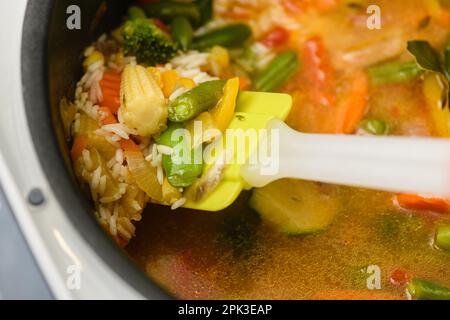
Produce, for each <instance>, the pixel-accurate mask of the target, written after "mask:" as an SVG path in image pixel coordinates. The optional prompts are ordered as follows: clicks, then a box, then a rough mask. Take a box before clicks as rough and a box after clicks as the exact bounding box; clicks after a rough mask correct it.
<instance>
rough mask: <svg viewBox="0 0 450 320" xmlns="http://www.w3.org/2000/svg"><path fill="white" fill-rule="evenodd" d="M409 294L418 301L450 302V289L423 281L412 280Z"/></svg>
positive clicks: (409, 285)
mask: <svg viewBox="0 0 450 320" xmlns="http://www.w3.org/2000/svg"><path fill="white" fill-rule="evenodd" d="M408 292H409V294H411V297H412V298H414V299H417V300H450V288H447V287H444V286H442V285H440V284H436V283H434V282H431V281H428V280H423V279H414V280H412V281H411V282H410V283H409V284H408Z"/></svg>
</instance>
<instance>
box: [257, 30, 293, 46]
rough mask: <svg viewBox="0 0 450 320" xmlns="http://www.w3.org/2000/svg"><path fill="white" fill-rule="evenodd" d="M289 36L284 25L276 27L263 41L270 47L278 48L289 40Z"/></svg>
mask: <svg viewBox="0 0 450 320" xmlns="http://www.w3.org/2000/svg"><path fill="white" fill-rule="evenodd" d="M289 37H290V33H289V31H288V30H286V29H285V28H283V27H275V28H274V29H273V30H272V31H270V32H269V33H268V34H267V35H266V36H264V37H263V38H262V39H261V42H262V43H263V44H264V45H265V46H267V47H269V48H276V47H281V46H283V45H285V44H286V43H287V42H288V41H289Z"/></svg>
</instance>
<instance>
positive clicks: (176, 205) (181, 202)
mask: <svg viewBox="0 0 450 320" xmlns="http://www.w3.org/2000/svg"><path fill="white" fill-rule="evenodd" d="M185 204H186V198H181V199H178V200H177V201H175V202H174V203H173V204H172V206H171V207H170V208H171V209H172V210H177V209H178V208H181V207H182V206H184V205H185Z"/></svg>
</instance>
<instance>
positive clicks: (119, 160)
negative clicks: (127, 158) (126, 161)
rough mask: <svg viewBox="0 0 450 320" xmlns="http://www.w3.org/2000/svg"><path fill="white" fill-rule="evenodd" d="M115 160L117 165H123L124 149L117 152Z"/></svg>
mask: <svg viewBox="0 0 450 320" xmlns="http://www.w3.org/2000/svg"><path fill="white" fill-rule="evenodd" d="M115 159H116V161H117V163H120V164H122V163H123V150H122V149H117V150H116V156H115Z"/></svg>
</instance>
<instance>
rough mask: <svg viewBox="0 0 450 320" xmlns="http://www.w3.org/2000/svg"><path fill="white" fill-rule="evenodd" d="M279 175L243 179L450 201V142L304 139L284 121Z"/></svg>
mask: <svg viewBox="0 0 450 320" xmlns="http://www.w3.org/2000/svg"><path fill="white" fill-rule="evenodd" d="M269 128H270V129H275V130H279V142H280V143H279V166H278V168H279V170H278V173H277V174H274V175H261V174H260V172H261V170H260V169H261V168H260V166H259V165H245V166H243V167H242V175H243V177H244V180H246V181H247V182H248V183H249V184H250V185H252V186H254V187H261V186H264V185H266V184H268V183H270V182H272V181H275V180H278V179H281V178H297V179H303V180H312V181H319V182H325V183H333V184H341V185H347V186H355V187H362V188H368V189H377V190H384V191H391V192H404V193H420V194H430V195H436V196H449V195H450V140H446V139H433V138H412V137H370V136H354V135H317V134H302V133H299V132H296V131H294V130H292V129H291V128H289V127H288V126H287V125H286V124H284V123H283V122H282V121H280V120H272V121H271V123H270V125H269Z"/></svg>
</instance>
